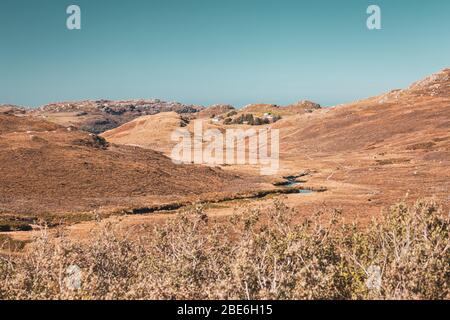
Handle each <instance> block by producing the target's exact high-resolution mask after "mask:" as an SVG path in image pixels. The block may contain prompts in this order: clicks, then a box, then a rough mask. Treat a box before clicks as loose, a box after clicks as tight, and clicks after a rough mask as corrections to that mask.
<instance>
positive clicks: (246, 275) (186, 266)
mask: <svg viewBox="0 0 450 320" xmlns="http://www.w3.org/2000/svg"><path fill="white" fill-rule="evenodd" d="M295 214H296V213H295V211H293V210H292V209H290V208H288V207H286V206H285V205H284V204H283V203H281V202H274V204H273V205H272V206H270V207H269V208H265V209H263V210H262V209H249V210H247V211H246V212H245V213H243V214H236V215H234V216H233V217H232V218H231V219H230V221H229V223H220V224H218V223H210V222H209V220H208V216H207V215H206V214H205V213H204V210H203V209H202V208H201V207H198V208H195V209H192V210H190V211H187V212H184V213H181V214H178V215H177V216H176V217H175V218H173V219H168V221H167V222H166V223H165V224H164V225H159V226H156V227H155V228H154V230H153V231H152V232H150V233H147V234H145V235H143V236H142V237H140V238H138V239H136V238H135V237H133V238H128V237H127V236H126V235H124V234H123V233H122V232H120V231H119V229H118V226H117V225H111V224H104V223H100V224H101V231H99V232H97V233H96V234H94V235H93V236H92V239H90V241H89V243H88V244H87V245H75V244H74V243H71V242H70V241H69V240H67V237H64V236H63V235H61V236H58V237H49V236H48V233H47V232H45V231H44V232H43V233H42V235H41V236H40V237H39V238H38V239H36V241H35V242H34V243H33V244H32V245H31V247H30V248H29V250H27V251H26V253H25V254H24V255H23V256H20V257H16V258H5V257H3V258H0V298H1V299H449V298H450V290H449V285H450V266H449V262H450V252H449V232H450V218H449V216H448V215H444V214H443V212H442V211H441V210H440V209H439V207H438V206H437V205H436V204H435V203H433V202H417V203H416V204H415V205H413V206H407V205H406V204H404V203H400V204H397V205H395V206H393V207H392V208H391V210H390V211H389V212H388V213H387V214H386V215H385V216H384V217H383V219H381V220H379V221H374V222H373V223H372V224H371V225H370V227H368V228H367V229H361V228H357V227H356V226H355V225H349V224H346V223H343V222H342V219H341V217H340V214H339V212H337V211H336V212H335V213H333V214H332V215H331V216H329V217H323V216H322V215H320V214H317V215H315V216H314V217H313V218H311V219H308V220H305V221H304V222H303V223H302V224H296V225H294V224H293V223H292V218H293V216H294V215H295ZM71 266H77V268H79V269H80V270H81V273H80V274H79V275H80V279H79V280H80V287H79V288H78V287H77V288H74V287H71V286H70V285H68V281H67V280H68V274H67V270H68V268H69V267H71ZM374 270H375V271H376V272H375V274H374ZM373 277H375V279H372V280H373V281H372V280H371V278H373ZM371 281H372V282H371ZM371 283H372V285H371ZM373 283H375V285H373Z"/></svg>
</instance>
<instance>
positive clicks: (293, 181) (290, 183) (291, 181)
mask: <svg viewBox="0 0 450 320" xmlns="http://www.w3.org/2000/svg"><path fill="white" fill-rule="evenodd" d="M300 184H301V182H298V181H297V178H296V177H288V178H286V184H284V186H285V187H287V188H292V187H296V186H298V185H300ZM298 193H300V194H311V193H314V191H313V190H310V189H299V190H298Z"/></svg>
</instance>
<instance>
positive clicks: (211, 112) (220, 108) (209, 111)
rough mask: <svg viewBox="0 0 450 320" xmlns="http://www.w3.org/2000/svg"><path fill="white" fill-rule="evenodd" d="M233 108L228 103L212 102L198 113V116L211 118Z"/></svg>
mask: <svg viewBox="0 0 450 320" xmlns="http://www.w3.org/2000/svg"><path fill="white" fill-rule="evenodd" d="M233 110H235V109H234V107H233V106H231V105H229V104H214V105H212V106H210V107H208V108H205V109H203V110H201V111H200V112H199V113H198V118H213V117H217V116H220V115H223V114H225V113H228V112H230V111H233Z"/></svg>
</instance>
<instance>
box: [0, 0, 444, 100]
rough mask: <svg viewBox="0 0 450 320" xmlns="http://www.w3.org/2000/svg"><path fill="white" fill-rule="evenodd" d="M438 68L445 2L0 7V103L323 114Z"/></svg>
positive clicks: (98, 2)
mask: <svg viewBox="0 0 450 320" xmlns="http://www.w3.org/2000/svg"><path fill="white" fill-rule="evenodd" d="M70 4H77V5H79V6H80V7H81V10H82V29H81V30H79V31H69V30H67V29H66V19H67V14H66V8H67V7H68V6H69V5H70ZM370 4H377V5H379V6H380V7H381V10H382V27H383V29H382V30H375V31H370V30H368V29H367V28H366V19H367V17H368V15H367V14H366V9H367V7H368V5H370ZM448 66H450V1H448V0H428V1H419V0H386V1H381V0H373V1H366V0H342V1H337V0H328V1H326V0H316V1H301V0H226V1H224V0H178V1H175V0H129V1H125V0H122V1H116V0H71V1H66V0H0V74H1V76H0V103H12V104H19V105H28V106H38V105H42V104H45V103H49V102H55V101H65V100H81V99H100V98H107V99H129V98H160V99H163V100H170V101H180V102H183V103H194V104H202V105H209V104H213V103H230V104H233V105H235V106H242V105H245V104H248V103H256V102H265V103H275V104H288V103H291V102H294V101H297V100H300V99H310V100H313V101H317V102H319V103H321V104H323V105H333V104H338V103H344V102H349V101H353V100H355V99H359V98H364V97H367V96H372V95H376V94H379V93H382V92H385V91H388V90H390V89H394V88H401V87H405V86H407V85H408V84H409V83H411V82H413V81H415V80H418V79H421V78H423V77H424V76H426V75H428V74H430V73H433V72H436V71H439V70H441V69H443V68H444V67H448Z"/></svg>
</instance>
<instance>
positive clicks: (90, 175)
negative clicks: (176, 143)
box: [0, 115, 243, 214]
mask: <svg viewBox="0 0 450 320" xmlns="http://www.w3.org/2000/svg"><path fill="white" fill-rule="evenodd" d="M0 128H1V131H0V163H1V164H2V165H1V166H0V176H1V177H2V178H1V180H0V213H11V214H12V213H14V214H15V213H24V214H39V213H65V212H84V211H89V210H93V209H96V208H99V207H104V208H110V209H114V208H117V207H130V206H131V207H133V206H144V205H149V204H154V203H158V202H167V201H169V202H171V201H175V200H177V199H194V198H197V197H199V196H200V195H203V194H208V193H215V192H227V191H229V192H231V191H233V192H234V191H239V190H241V187H243V183H242V180H241V179H240V178H239V177H238V176H236V175H232V174H228V173H225V172H223V171H221V170H220V169H213V168H209V167H201V166H194V165H175V164H173V163H172V161H171V160H170V159H169V158H167V157H166V156H163V155H162V154H161V153H159V152H156V151H153V150H144V149H140V148H136V147H127V146H115V145H109V144H108V143H107V142H106V141H105V140H104V139H102V138H100V137H98V136H96V135H93V134H88V133H86V132H82V131H78V130H74V129H72V128H64V127H61V126H58V125H55V124H52V123H48V122H45V121H42V120H37V119H30V118H23V117H16V116H5V115H0Z"/></svg>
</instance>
